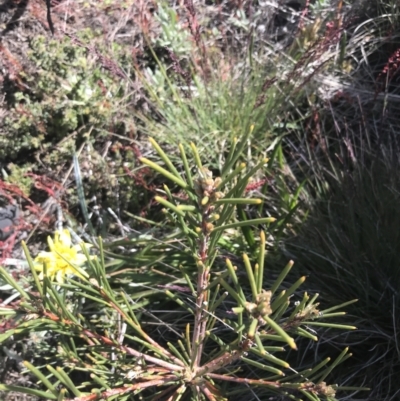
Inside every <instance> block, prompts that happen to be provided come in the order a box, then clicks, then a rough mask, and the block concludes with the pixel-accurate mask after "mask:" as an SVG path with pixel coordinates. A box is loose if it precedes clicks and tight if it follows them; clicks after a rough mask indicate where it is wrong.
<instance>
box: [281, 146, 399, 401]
mask: <svg viewBox="0 0 400 401" xmlns="http://www.w3.org/2000/svg"><path fill="white" fill-rule="evenodd" d="M353 157H354V155H353ZM355 157H356V160H355V161H354V160H353V162H351V161H349V162H345V164H344V165H343V164H339V163H338V162H336V163H334V165H335V166H336V168H335V170H334V173H333V174H332V171H333V170H332V166H331V168H329V167H327V168H326V170H325V175H324V176H323V177H324V179H325V190H324V191H323V193H320V195H319V196H317V198H316V199H315V203H314V206H313V208H312V210H311V211H310V215H309V219H308V222H307V223H306V224H305V225H304V226H303V227H302V228H301V229H300V230H299V232H298V235H297V237H296V238H295V239H293V240H292V241H289V243H288V245H287V250H288V251H289V253H290V254H291V255H292V257H294V258H295V260H296V262H297V263H298V264H299V266H300V269H301V270H302V271H303V272H304V273H307V274H308V275H309V279H308V284H309V286H310V288H312V289H313V290H314V291H318V292H321V294H322V298H323V299H324V300H326V301H327V302H329V303H331V304H336V303H337V302H341V301H343V300H345V299H347V297H349V296H350V297H351V298H357V299H359V302H358V303H357V304H354V305H351V306H349V308H348V311H349V314H350V315H351V316H352V318H351V319H352V320H353V321H354V322H355V324H356V325H357V327H358V329H359V330H358V331H357V332H356V333H353V334H352V335H351V336H346V337H343V336H342V337H338V338H337V339H335V338H332V339H331V340H330V341H331V344H341V345H350V344H351V346H352V350H353V352H354V358H352V360H351V361H348V362H347V363H346V364H345V366H344V367H343V369H344V370H343V371H345V372H347V373H346V375H347V376H349V377H350V376H351V378H350V379H349V381H348V383H349V384H352V385H360V384H361V383H366V382H368V383H369V386H371V388H372V389H373V390H372V392H371V394H370V396H369V398H368V399H370V400H389V399H394V398H393V397H394V395H395V394H397V393H398V391H399V386H398V384H397V381H396V378H397V377H398V375H399V373H400V353H399V349H398V341H399V332H398V327H399V324H400V320H399V315H398V310H399V308H400V295H399V291H398V289H399V288H400V269H399V260H400V253H399V249H400V231H399V224H400V214H399V211H398V205H399V201H400V177H399V174H398V171H399V159H398V156H397V153H396V151H395V149H394V148H392V147H391V146H390V147H389V146H385V145H384V144H381V145H380V146H379V147H378V145H377V144H371V148H370V149H369V150H367V149H366V148H364V149H363V150H361V151H360V150H359V151H357V152H356V154H355ZM342 161H343V160H342ZM334 177H335V178H334ZM364 397H365V396H364ZM363 399H364V398H363Z"/></svg>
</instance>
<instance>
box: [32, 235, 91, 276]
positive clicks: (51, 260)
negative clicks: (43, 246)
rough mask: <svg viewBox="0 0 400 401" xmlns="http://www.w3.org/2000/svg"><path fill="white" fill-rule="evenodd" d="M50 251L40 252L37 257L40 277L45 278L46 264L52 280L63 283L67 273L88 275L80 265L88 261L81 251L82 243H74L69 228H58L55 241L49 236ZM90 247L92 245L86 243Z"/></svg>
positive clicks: (36, 261)
mask: <svg viewBox="0 0 400 401" xmlns="http://www.w3.org/2000/svg"><path fill="white" fill-rule="evenodd" d="M47 243H48V244H49V248H50V252H40V253H39V255H38V256H37V257H36V258H35V260H34V263H35V269H36V270H37V271H38V272H40V275H39V278H40V279H41V280H43V273H44V264H46V269H47V276H48V277H49V278H50V280H53V279H56V281H57V282H59V283H63V282H64V278H65V276H66V275H69V274H71V275H75V276H78V277H80V278H85V277H88V275H87V273H86V272H85V271H84V270H82V269H81V268H80V267H79V266H82V265H83V264H84V263H85V262H86V256H85V255H84V254H83V253H81V250H82V249H81V246H80V245H72V242H71V234H70V233H69V231H68V230H58V231H56V232H55V234H54V241H53V240H52V238H51V237H48V238H47ZM84 245H85V246H86V247H87V248H89V247H90V246H91V245H90V244H86V243H84Z"/></svg>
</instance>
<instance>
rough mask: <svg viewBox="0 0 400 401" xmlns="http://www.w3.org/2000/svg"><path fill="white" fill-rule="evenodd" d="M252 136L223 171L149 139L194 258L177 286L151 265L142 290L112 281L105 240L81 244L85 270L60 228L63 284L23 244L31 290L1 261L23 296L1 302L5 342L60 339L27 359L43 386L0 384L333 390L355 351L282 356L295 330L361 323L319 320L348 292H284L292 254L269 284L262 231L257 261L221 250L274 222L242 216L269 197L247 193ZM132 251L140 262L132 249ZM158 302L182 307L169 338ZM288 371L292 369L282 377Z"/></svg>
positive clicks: (223, 393)
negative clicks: (331, 296) (229, 238)
mask: <svg viewBox="0 0 400 401" xmlns="http://www.w3.org/2000/svg"><path fill="white" fill-rule="evenodd" d="M247 136H248V135H244V136H243V138H242V139H241V140H240V141H238V142H235V143H234V144H233V145H232V148H231V150H230V152H229V155H228V157H227V160H226V163H225V165H224V168H223V170H222V171H221V175H220V176H219V177H216V178H214V177H213V173H212V172H211V171H210V170H209V169H208V168H207V167H206V166H204V165H203V164H202V162H201V159H200V155H199V153H198V151H197V148H196V147H195V146H194V145H193V144H192V145H191V151H192V156H193V159H194V160H195V165H194V166H190V165H189V163H188V158H187V155H186V151H185V149H184V147H183V146H180V147H179V151H180V153H181V159H182V168H181V171H179V170H178V168H177V167H175V166H174V165H173V164H172V162H171V160H170V159H169V158H168V156H167V155H166V153H165V152H164V151H163V150H162V149H161V148H160V146H159V145H158V144H157V143H156V142H155V141H153V140H152V141H151V142H152V145H153V147H154V149H155V150H156V152H157V154H158V155H159V157H160V158H161V160H162V161H163V163H164V166H162V165H160V164H158V163H155V162H154V161H151V160H148V159H146V158H142V162H143V163H144V164H145V165H147V166H149V167H151V168H152V169H154V170H155V171H157V172H158V173H160V174H161V175H163V176H164V177H165V178H167V179H169V180H170V181H171V182H172V185H173V186H172V187H171V189H170V188H169V187H167V186H164V193H163V196H158V197H156V200H157V201H158V202H159V204H160V205H162V206H163V207H164V208H165V215H166V217H167V218H169V219H170V220H171V221H173V222H174V225H175V226H176V227H177V228H178V229H179V230H178V231H179V232H180V241H179V244H180V246H181V247H182V251H183V253H186V254H187V259H186V261H185V260H184V261H183V263H182V264H181V265H180V266H179V272H180V275H181V280H180V281H179V280H176V281H174V280H171V279H170V280H169V281H170V285H165V280H164V279H163V278H162V279H161V280H160V279H159V278H157V276H154V271H153V272H151V271H148V272H147V274H146V273H143V275H144V276H145V279H146V276H147V275H148V276H149V277H147V279H148V280H150V281H151V282H152V285H151V286H146V285H143V288H141V289H139V288H140V286H141V284H140V283H133V285H134V286H133V287H132V286H129V285H128V286H126V285H125V286H123V285H122V283H121V282H120V283H119V285H117V286H116V284H117V283H116V282H115V281H114V280H113V279H112V276H113V273H112V271H113V270H112V260H107V257H106V255H107V251H106V250H105V248H104V244H103V242H102V240H101V239H99V240H98V243H97V245H96V246H97V248H98V256H97V257H95V258H94V257H93V256H90V255H89V253H88V249H87V247H86V246H85V245H84V244H82V252H84V253H85V255H86V257H87V267H86V270H85V274H82V269H83V266H81V265H80V266H75V265H74V263H73V262H72V261H70V260H68V258H67V255H68V254H69V252H71V251H70V249H72V248H69V247H70V242H69V241H70V240H69V239H68V241H67V242H68V244H67V245H68V246H67V249H66V250H65V249H64V248H65V247H66V245H65V244H64V242H65V241H64V242H63V243H61V242H60V241H61V236H60V239H59V244H58V245H57V244H55V245H57V246H53V247H52V248H51V252H52V253H54V254H55V255H54V258H53V257H51V255H49V254H48V253H46V254H45V259H46V260H49V261H53V260H54V261H58V262H60V263H61V264H62V265H63V266H64V265H65V264H70V266H71V268H67V269H66V268H65V266H64V267H63V271H65V272H68V273H73V271H74V269H75V270H76V272H77V276H73V275H72V276H71V274H69V275H68V276H66V277H63V279H60V280H58V279H57V280H58V282H57V283H55V282H53V280H52V278H53V275H54V271H53V270H54V269H53V270H52V273H51V276H50V275H49V274H48V269H47V266H46V263H44V265H43V267H42V278H43V279H42V280H41V277H39V276H38V274H37V269H38V266H37V264H35V263H34V262H33V261H32V259H31V258H30V256H29V253H28V251H27V250H26V248H25V250H26V255H27V260H28V263H29V264H30V266H31V271H32V276H33V283H32V287H31V288H23V287H22V286H21V285H19V284H18V282H17V281H15V280H14V278H13V277H12V276H11V275H9V274H8V273H7V272H6V270H5V269H4V268H1V269H0V271H1V277H2V279H3V280H4V281H5V282H6V283H7V284H9V285H10V286H11V287H12V288H14V290H15V291H16V292H17V293H19V296H20V300H19V301H18V302H14V304H12V305H8V304H2V305H1V308H0V311H1V314H2V315H3V316H4V317H8V319H10V322H9V325H10V326H9V327H8V329H7V330H6V331H5V332H4V333H2V334H1V335H0V342H1V343H2V344H6V343H7V341H10V339H13V340H14V341H15V339H16V338H21V337H23V336H26V335H28V334H32V333H47V335H48V336H51V338H53V339H54V340H55V341H56V344H55V345H56V350H55V351H54V355H53V358H52V359H50V361H51V362H49V356H48V357H47V358H45V359H46V360H47V362H46V364H45V366H43V365H41V364H38V365H35V364H34V363H31V362H28V361H25V362H24V363H23V364H24V366H25V368H27V370H28V371H29V372H30V373H31V374H32V375H33V376H36V377H37V379H38V380H39V382H40V383H41V386H42V389H33V388H23V387H15V386H12V385H5V384H2V385H0V390H7V391H11V390H16V391H20V392H24V393H28V394H32V395H36V396H39V397H42V398H45V399H49V400H62V399H71V397H74V400H75V401H90V400H97V399H104V398H112V399H118V400H127V399H137V398H136V397H140V399H142V398H143V399H149V400H209V401H211V400H227V399H234V398H235V397H238V396H239V397H240V396H241V397H243V394H242V393H243V385H245V386H250V387H254V388H255V389H257V388H260V389H261V391H265V390H266V391H268V392H269V393H270V394H274V393H278V394H284V395H286V396H287V397H288V398H289V399H294V400H299V399H302V398H303V397H305V398H306V399H309V400H312V401H316V400H319V399H326V400H334V399H335V398H334V396H335V393H336V391H337V390H340V389H341V388H340V387H339V386H337V385H327V384H326V382H325V379H326V378H327V377H328V375H329V374H330V372H331V371H332V369H333V368H334V367H335V366H337V365H338V364H339V363H341V362H343V361H344V360H346V359H347V358H348V357H349V356H350V354H348V353H347V351H348V349H344V350H343V351H342V352H341V353H340V354H339V355H338V356H337V358H336V359H335V360H334V361H333V362H332V363H330V364H329V361H330V359H329V358H327V359H324V360H322V361H320V362H319V363H318V364H317V365H316V366H314V367H313V368H310V369H306V370H299V371H297V370H294V369H293V368H292V367H290V366H289V364H288V363H287V362H286V361H285V360H284V359H282V358H281V357H279V356H278V355H279V354H280V353H281V354H282V355H284V352H285V349H286V348H290V349H296V347H297V346H296V337H304V338H307V339H309V340H310V341H317V336H316V335H315V333H314V332H313V331H310V327H321V328H324V327H330V328H338V329H354V327H352V326H346V325H341V324H337V323H327V322H321V320H322V319H323V320H325V319H330V318H334V317H338V316H340V315H343V312H339V311H338V310H339V309H340V308H342V307H344V306H345V305H347V304H349V303H351V302H352V301H350V302H346V303H344V304H342V305H340V306H334V307H331V308H329V309H326V310H320V309H319V306H318V305H319V304H318V303H317V302H316V300H317V297H318V294H315V295H313V296H311V295H309V294H307V293H306V292H305V293H303V294H302V295H299V294H298V292H297V290H298V288H299V287H300V286H301V284H302V283H303V282H304V280H305V278H304V277H301V278H300V279H298V280H297V281H296V282H295V283H294V284H292V285H290V286H288V287H287V288H285V289H282V290H280V289H279V287H280V286H281V285H282V283H283V282H284V280H285V277H286V275H287V273H288V272H289V271H290V269H291V267H292V265H293V263H292V262H289V263H288V264H287V266H286V267H285V268H284V269H282V271H281V272H280V274H279V276H278V277H277V278H276V280H274V281H273V283H272V285H269V284H268V285H267V282H268V281H267V280H266V279H265V277H264V275H265V274H264V271H265V269H264V260H265V234H264V231H263V230H262V231H261V234H260V238H259V253H258V257H257V259H256V260H255V261H254V262H253V263H252V262H251V261H250V259H249V257H248V256H247V255H246V254H243V255H242V262H241V263H240V265H239V266H238V267H236V266H234V265H233V263H232V261H231V260H230V259H229V258H225V261H224V262H221V260H220V257H219V256H220V255H219V248H218V243H219V241H220V239H221V238H222V236H223V233H224V232H225V231H227V230H234V229H238V228H240V227H242V226H260V225H268V224H269V223H271V222H272V221H273V220H274V218H272V217H262V218H257V219H252V220H247V221H238V220H236V219H235V209H236V206H237V205H243V204H250V205H251V204H255V205H257V204H259V203H260V202H261V200H260V199H252V198H245V197H243V193H244V189H245V187H246V185H247V182H248V180H249V178H250V177H251V176H252V175H253V174H254V172H255V171H257V169H259V168H260V167H261V166H263V165H264V164H265V163H266V160H265V159H261V160H259V161H258V162H257V163H256V164H255V165H254V167H252V168H250V169H247V168H246V165H245V164H244V163H242V162H240V160H239V158H240V155H241V151H242V149H243V147H244V146H246V143H247ZM174 189H175V191H174ZM176 191H178V192H176ZM178 194H179V196H178ZM60 235H61V234H60ZM63 235H64V237H65V235H66V234H65V233H64V234H63ZM65 238H67V237H65ZM50 243H52V242H50ZM170 246H171V245H170ZM74 249H75V248H74ZM64 251H65V252H64ZM74 252H75V253H76V251H75V250H74ZM75 253H74V254H75ZM40 260H43V256H42V257H41V259H40ZM40 260H39V259H37V261H40ZM128 260H130V261H131V263H133V264H134V263H135V258H134V257H132V256H130V257H129V258H128ZM45 262H46V261H45ZM58 262H57V263H58ZM110 262H111V265H110ZM153 263H155V259H154V260H153ZM52 268H53V266H52ZM110 268H111V270H109V269H110ZM115 272H116V271H115V270H114V273H115ZM161 273H162V272H161ZM152 274H153V277H151V275H152ZM165 275H168V276H169V277H174V276H176V275H177V271H176V270H175V271H174V276H171V275H169V274H168V272H167V271H165V272H164V273H163V274H161V276H160V277H163V276H165ZM183 283H184V285H183ZM130 284H132V283H130ZM178 284H179V285H178ZM138 287H139V288H138ZM149 287H150V288H149ZM135 288H136V289H135ZM160 288H162V289H160ZM132 289H134V290H133V291H132ZM295 299H296V301H295ZM155 302H156V303H157V302H158V303H159V302H162V303H166V302H171V303H172V304H174V307H173V308H174V309H176V308H178V309H179V311H180V316H181V317H180V318H179V320H181V319H182V321H181V322H176V316H174V315H173V314H169V319H168V320H166V317H165V316H168V314H167V315H165V316H164V319H163V322H164V324H165V325H166V326H167V327H168V328H169V329H170V331H169V333H168V336H167V335H165V336H160V335H159V334H158V336H157V333H156V332H155V331H154V330H152V329H151V325H149V323H148V322H146V321H145V319H144V316H146V308H149V306H150V305H151V304H152V303H155ZM149 310H150V309H149ZM88 315H89V316H88ZM150 315H151V313H150ZM99 316H103V318H99ZM174 322H175V324H174ZM159 324H160V322H159ZM171 333H172V334H173V336H171ZM247 368H250V370H248V369H247ZM246 369H247V370H246ZM254 369H256V370H258V371H259V372H261V373H259V375H260V376H257V375H254ZM241 370H243V371H242V373H241ZM285 371H287V372H291V374H289V375H286V374H285V373H284V372H285ZM252 372H253V373H252ZM228 383H230V387H229V390H228V389H227V386H226V384H228ZM262 389H264V390H262ZM245 391H246V390H245ZM240 394H242V395H240ZM133 397H135V398H133Z"/></svg>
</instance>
